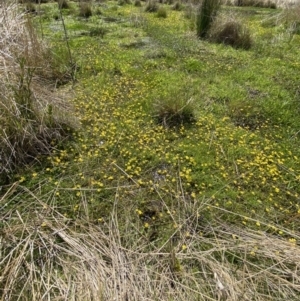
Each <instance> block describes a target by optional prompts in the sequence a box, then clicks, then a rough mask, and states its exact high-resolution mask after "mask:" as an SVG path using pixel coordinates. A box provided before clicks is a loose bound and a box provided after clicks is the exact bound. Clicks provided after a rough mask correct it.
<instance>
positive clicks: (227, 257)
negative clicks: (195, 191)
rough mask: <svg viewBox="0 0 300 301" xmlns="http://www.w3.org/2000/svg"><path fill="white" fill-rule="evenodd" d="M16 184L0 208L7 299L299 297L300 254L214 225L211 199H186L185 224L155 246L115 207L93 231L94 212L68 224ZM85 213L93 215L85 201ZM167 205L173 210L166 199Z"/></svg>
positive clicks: (178, 218) (271, 239) (0, 292)
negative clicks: (208, 211)
mask: <svg viewBox="0 0 300 301" xmlns="http://www.w3.org/2000/svg"><path fill="white" fill-rule="evenodd" d="M18 185H19V184H18V183H15V184H14V185H12V186H11V188H10V189H8V191H7V193H6V194H5V195H4V196H3V197H2V199H1V200H0V208H1V210H2V212H3V213H4V214H2V216H1V225H2V228H1V232H2V233H1V237H2V239H1V245H0V248H1V249H0V252H1V262H0V269H1V277H0V298H1V299H2V300H12V301H14V300H19V299H20V298H21V299H22V300H42V299H45V298H46V299H49V300H57V299H59V298H63V299H65V300H83V301H84V300H107V301H112V300H116V298H117V299H119V300H178V301H179V300H182V301H183V300H203V301H204V300H235V301H239V300H249V301H250V300H253V295H254V294H255V300H258V301H266V300H270V301H271V300H272V301H279V300H282V298H283V296H284V298H285V299H288V300H297V299H298V297H299V293H300V292H299V285H298V283H299V281H300V274H299V262H300V247H299V246H298V245H296V244H295V243H294V242H293V241H290V242H289V241H287V240H284V239H282V238H281V237H278V236H274V235H268V234H266V233H264V232H261V231H253V230H249V229H248V230H247V229H244V228H240V227H236V226H235V227H233V226H230V225H227V224H226V223H224V222H220V221H218V219H217V218H215V221H214V225H212V224H210V223H209V222H207V221H205V218H204V217H203V216H202V211H201V210H202V208H204V207H205V206H207V205H208V204H209V200H206V201H203V202H202V204H198V205H200V206H198V205H197V207H195V205H194V204H193V202H191V201H189V200H188V199H186V198H185V197H184V196H182V197H181V199H180V202H179V204H178V206H179V207H178V208H177V209H180V215H178V214H177V215H176V214H173V213H171V219H172V220H173V222H174V223H176V224H177V225H179V226H177V227H175V228H173V230H172V233H171V234H170V235H169V236H168V237H166V238H164V239H163V241H162V240H161V239H160V240H159V239H158V240H156V241H150V242H149V238H148V237H149V231H150V228H151V226H149V227H148V228H145V226H144V225H143V223H141V221H140V220H139V219H138V218H135V219H132V218H131V217H132V216H133V215H134V214H132V212H130V209H129V208H125V207H124V205H123V206H122V205H120V204H118V203H117V202H115V206H114V209H113V211H112V213H111V216H110V217H109V218H107V219H106V222H99V223H98V224H97V223H96V224H95V223H90V222H89V214H88V211H86V214H85V215H84V216H82V217H78V218H77V219H76V220H71V219H68V218H66V217H65V216H64V215H62V214H61V213H59V212H58V211H57V209H56V206H55V205H54V203H55V201H54V199H53V198H49V197H48V198H47V201H46V202H45V201H43V200H41V199H39V197H38V195H37V194H36V192H34V191H29V190H28V189H26V188H24V187H22V186H18ZM21 195H22V197H21V198H20V196H21ZM52 195H55V192H54V193H53V194H52ZM24 196H26V198H25V197H24ZM28 200H30V206H28ZM53 202H54V203H53ZM13 204H14V205H13ZM81 205H82V206H83V207H85V208H86V209H87V206H86V205H87V200H85V199H84V198H83V199H82V204H81ZM162 206H166V208H165V209H166V210H169V209H170V208H168V207H167V205H166V204H165V203H164V202H163V200H162ZM8 208H9V209H8ZM119 211H121V212H122V214H119ZM124 212H125V213H126V215H124ZM219 214H220V215H222V211H220V212H219ZM226 214H228V215H231V214H232V213H230V212H227V213H226ZM125 216H126V217H125ZM124 218H125V219H124ZM282 230H283V231H285V230H284V229H282ZM286 233H287V234H288V231H287V232H286Z"/></svg>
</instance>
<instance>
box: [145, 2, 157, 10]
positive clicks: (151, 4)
mask: <svg viewBox="0 0 300 301" xmlns="http://www.w3.org/2000/svg"><path fill="white" fill-rule="evenodd" d="M158 9H159V5H158V3H157V2H156V1H155V0H149V1H148V2H147V4H146V6H145V12H148V13H155V12H157V11H158Z"/></svg>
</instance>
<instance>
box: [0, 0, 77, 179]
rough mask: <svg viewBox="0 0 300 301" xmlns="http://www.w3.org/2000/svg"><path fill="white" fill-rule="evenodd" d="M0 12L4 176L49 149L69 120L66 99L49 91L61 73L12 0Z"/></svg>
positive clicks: (1, 162) (0, 167)
mask: <svg viewBox="0 0 300 301" xmlns="http://www.w3.org/2000/svg"><path fill="white" fill-rule="evenodd" d="M0 11H1V14H0V15H1V17H0V22H1V24H2V27H3V28H2V30H1V33H0V50H1V60H0V69H1V76H0V89H1V96H0V108H1V109H0V123H1V130H0V174H1V175H2V176H3V177H4V178H5V177H6V176H8V175H9V174H10V173H11V172H12V171H13V170H15V169H16V168H17V167H18V168H20V167H22V166H24V165H26V164H27V163H28V162H30V161H32V160H33V159H34V158H36V157H37V156H38V155H39V154H45V153H49V152H50V151H51V149H52V148H53V145H54V144H55V142H58V141H60V140H61V139H64V137H65V136H66V134H67V132H68V130H69V129H70V128H71V127H72V126H74V123H73V122H72V119H71V118H69V117H68V116H69V114H66V112H67V110H70V109H71V108H70V106H69V105H68V104H67V103H66V100H65V99H63V98H62V97H61V96H59V95H58V94H57V93H56V92H52V91H54V90H55V89H53V88H54V87H53V86H54V85H53V80H54V79H57V78H58V77H57V76H58V75H60V76H62V74H61V72H60V71H59V70H55V68H54V65H53V64H52V63H53V62H54V60H52V59H51V57H52V56H51V53H50V52H49V50H48V48H47V47H46V45H44V44H43V42H41V41H39V40H38V38H37V35H36V33H35V30H34V29H33V26H32V24H31V23H30V20H29V19H27V18H26V16H25V15H23V14H22V13H20V12H19V10H18V7H17V4H14V3H10V4H7V5H4V4H3V5H2V6H1V7H0ZM51 85H52V87H51Z"/></svg>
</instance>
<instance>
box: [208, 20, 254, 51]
mask: <svg viewBox="0 0 300 301" xmlns="http://www.w3.org/2000/svg"><path fill="white" fill-rule="evenodd" d="M209 36H210V40H211V41H213V42H216V43H220V44H225V45H229V46H232V47H233V48H240V49H245V50H248V49H250V48H251V47H252V45H253V40H252V38H251V35H250V32H249V30H248V29H247V27H246V26H245V25H243V24H242V23H241V22H239V21H237V20H236V19H234V18H231V19H229V18H227V17H225V19H223V20H222V18H219V19H217V20H215V22H214V24H213V25H212V28H211V30H210V32H209Z"/></svg>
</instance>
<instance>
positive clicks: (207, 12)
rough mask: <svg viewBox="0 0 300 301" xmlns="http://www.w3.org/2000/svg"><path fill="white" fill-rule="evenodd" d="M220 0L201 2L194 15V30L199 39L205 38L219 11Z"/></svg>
mask: <svg viewBox="0 0 300 301" xmlns="http://www.w3.org/2000/svg"><path fill="white" fill-rule="evenodd" d="M220 5H221V2H220V0H203V2H202V4H201V5H200V6H199V8H198V11H197V15H196V30H197V36H198V37H199V38H206V37H207V34H208V31H209V29H210V27H211V25H212V23H213V21H214V19H215V17H216V15H217V13H218V11H219V9H220Z"/></svg>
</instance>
